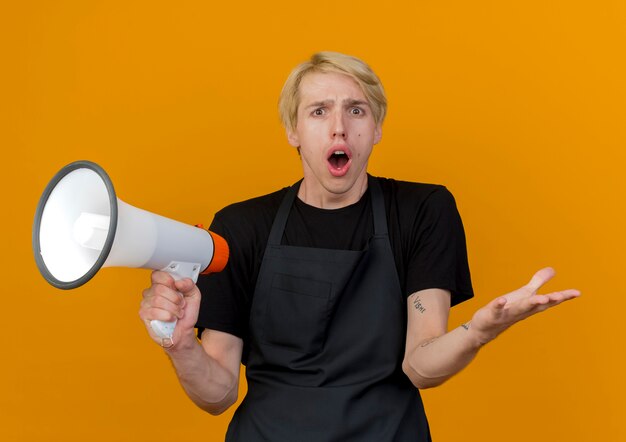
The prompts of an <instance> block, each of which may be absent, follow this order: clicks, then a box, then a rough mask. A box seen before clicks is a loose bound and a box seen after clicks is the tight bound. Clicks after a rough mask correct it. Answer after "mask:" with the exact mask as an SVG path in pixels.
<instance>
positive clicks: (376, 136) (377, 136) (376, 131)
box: [374, 124, 383, 144]
mask: <svg viewBox="0 0 626 442" xmlns="http://www.w3.org/2000/svg"><path fill="white" fill-rule="evenodd" d="M382 137H383V126H382V124H377V125H376V129H374V144H378V143H380V140H381V138H382Z"/></svg>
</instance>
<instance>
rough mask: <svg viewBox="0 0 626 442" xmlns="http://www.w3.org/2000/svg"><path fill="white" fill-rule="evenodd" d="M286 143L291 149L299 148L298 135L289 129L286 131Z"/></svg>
mask: <svg viewBox="0 0 626 442" xmlns="http://www.w3.org/2000/svg"><path fill="white" fill-rule="evenodd" d="M287 141H289V144H291V145H292V146H293V147H300V139H299V138H298V134H297V133H296V132H295V131H293V130H290V129H287Z"/></svg>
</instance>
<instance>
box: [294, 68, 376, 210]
mask: <svg viewBox="0 0 626 442" xmlns="http://www.w3.org/2000/svg"><path fill="white" fill-rule="evenodd" d="M381 135H382V130H381V127H380V125H378V124H376V122H375V121H374V117H373V115H372V110H371V108H370V106H369V104H368V101H367V98H366V97H365V94H364V93H363V91H362V90H361V88H360V87H359V85H358V83H356V82H355V81H354V80H353V79H352V78H350V77H349V76H347V75H344V74H339V73H334V72H329V73H311V74H307V75H306V76H305V77H304V78H303V79H302V82H301V83H300V104H299V106H298V118H297V126H296V129H295V130H294V131H288V133H287V136H288V140H289V143H290V144H291V145H292V146H294V147H300V155H301V157H302V165H303V168H304V182H303V185H302V187H304V188H305V191H306V196H307V198H306V199H305V202H307V203H309V204H312V205H316V206H318V207H324V206H328V204H326V203H330V204H331V205H333V203H339V204H340V205H341V203H342V202H347V203H348V204H350V203H352V202H355V201H352V200H353V199H354V198H353V197H354V195H355V194H356V193H359V192H358V189H359V188H361V189H364V188H365V186H366V183H367V162H368V159H369V156H370V154H371V152H372V148H373V146H374V144H376V143H378V142H379V141H380V138H381ZM355 184H356V185H355ZM360 196H361V195H360V194H359V195H358V196H357V200H358V198H359V197H360Z"/></svg>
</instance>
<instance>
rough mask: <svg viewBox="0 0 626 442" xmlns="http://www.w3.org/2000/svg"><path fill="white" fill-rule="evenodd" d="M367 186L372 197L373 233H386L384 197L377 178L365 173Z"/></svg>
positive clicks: (378, 234) (377, 234)
mask: <svg viewBox="0 0 626 442" xmlns="http://www.w3.org/2000/svg"><path fill="white" fill-rule="evenodd" d="M367 186H368V188H369V190H370V197H371V198H372V213H373V215H374V235H376V236H381V235H382V236H386V235H387V211H386V210H385V199H384V198H383V191H382V189H381V188H380V184H379V183H378V180H377V179H376V178H374V177H373V176H371V175H370V174H367Z"/></svg>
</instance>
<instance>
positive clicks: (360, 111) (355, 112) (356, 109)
mask: <svg viewBox="0 0 626 442" xmlns="http://www.w3.org/2000/svg"><path fill="white" fill-rule="evenodd" d="M350 114H351V115H362V114H363V109H361V108H359V107H352V108H350Z"/></svg>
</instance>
